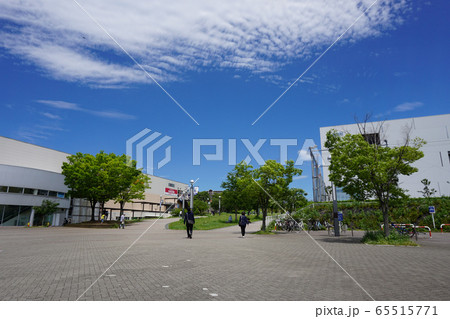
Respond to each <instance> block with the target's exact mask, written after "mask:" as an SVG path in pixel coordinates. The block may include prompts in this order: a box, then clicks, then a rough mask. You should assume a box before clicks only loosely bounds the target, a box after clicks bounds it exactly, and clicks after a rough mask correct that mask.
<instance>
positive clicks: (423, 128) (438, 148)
mask: <svg viewBox="0 0 450 319" xmlns="http://www.w3.org/2000/svg"><path fill="white" fill-rule="evenodd" d="M332 129H334V130H336V131H337V132H338V133H339V134H346V133H350V134H358V133H360V131H359V128H358V125H357V124H349V125H337V126H328V127H321V128H320V142H321V149H322V164H323V166H322V169H323V181H324V184H325V186H330V185H331V184H330V181H329V178H328V175H329V169H328V160H327V159H328V158H329V156H330V153H329V152H328V151H327V150H326V149H325V146H324V144H325V142H326V134H327V132H328V131H330V130H332ZM376 132H380V134H379V135H378V136H376V135H374V136H372V138H373V139H374V141H375V142H379V143H380V144H381V145H387V146H400V145H404V143H405V137H406V134H407V132H409V134H410V138H411V139H414V138H416V137H420V138H422V139H423V140H425V141H426V142H427V144H425V145H424V146H423V147H422V148H421V150H422V151H423V153H424V155H425V156H424V157H423V158H422V159H420V160H418V161H417V162H415V163H413V166H415V167H417V168H418V169H419V171H418V172H417V173H414V174H412V175H411V176H400V187H401V188H403V189H405V190H407V191H408V192H407V194H408V195H409V196H411V197H422V194H421V193H419V191H420V190H423V184H422V183H421V182H420V181H421V180H422V179H424V178H426V179H428V180H429V181H430V182H431V187H432V188H434V189H436V191H437V192H436V194H435V196H450V114H444V115H436V116H425V117H416V118H407V119H399V120H390V121H384V122H370V123H367V124H366V133H376ZM338 199H339V200H343V199H347V198H346V194H343V193H340V194H339V193H338Z"/></svg>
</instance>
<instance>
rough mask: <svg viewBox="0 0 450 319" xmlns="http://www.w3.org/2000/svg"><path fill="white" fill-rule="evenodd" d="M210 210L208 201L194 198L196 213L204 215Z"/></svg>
mask: <svg viewBox="0 0 450 319" xmlns="http://www.w3.org/2000/svg"><path fill="white" fill-rule="evenodd" d="M207 211H208V203H205V202H204V201H202V200H200V199H196V198H194V214H196V215H203V214H205V213H206V212H207Z"/></svg>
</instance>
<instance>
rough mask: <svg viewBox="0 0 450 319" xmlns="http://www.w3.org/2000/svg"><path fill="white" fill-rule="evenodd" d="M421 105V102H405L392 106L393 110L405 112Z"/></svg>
mask: <svg viewBox="0 0 450 319" xmlns="http://www.w3.org/2000/svg"><path fill="white" fill-rule="evenodd" d="M421 106H423V103H422V102H405V103H402V104H399V105H397V106H396V107H394V110H393V112H407V111H412V110H414V109H417V108H419V107H421Z"/></svg>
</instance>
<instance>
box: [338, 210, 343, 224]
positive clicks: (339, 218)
mask: <svg viewBox="0 0 450 319" xmlns="http://www.w3.org/2000/svg"><path fill="white" fill-rule="evenodd" d="M338 221H340V222H343V221H344V214H342V212H338Z"/></svg>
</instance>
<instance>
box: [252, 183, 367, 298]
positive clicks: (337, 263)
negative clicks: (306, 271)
mask: <svg viewBox="0 0 450 319" xmlns="http://www.w3.org/2000/svg"><path fill="white" fill-rule="evenodd" d="M252 179H253V181H254V182H255V183H256V185H258V186H259V187H260V188H261V189H262V190H263V191H264V193H266V194H267V196H269V197H270V198H271V199H272V200H273V201H274V202H275V203H276V204H277V205H278V206H279V207H280V208H281V209H282V210H283V211H284V213H285V214H286V215H287V216H289V217H290V218H292V216H291V215H289V214H288V213H287V211H286V210H285V209H284V207H283V206H281V205H280V204H279V203H278V201H277V200H275V199H274V198H273V197H272V196H271V195H270V194H269V193H268V192H267V191H266V190H265V189H264V187H262V186H261V185H260V184H259V183H258V182H257V181H256V180H255V179H254V178H253V177H252ZM292 220H294V222H295V223H296V224H297V225H298V223H297V221H296V220H295V219H294V218H292ZM302 230H303V231H304V232H305V233H306V234H307V235H308V237H309V238H311V240H312V241H313V242H314V243H315V244H316V245H317V246H319V248H320V249H322V251H323V252H324V253H325V254H326V255H327V256H328V257H330V258H331V260H333V261H334V263H335V264H336V265H338V267H339V268H341V270H342V271H343V272H344V273H345V274H346V275H347V276H348V277H349V278H350V279H351V280H353V281H354V282H355V284H356V285H357V286H358V287H359V288H361V290H362V291H364V293H365V294H366V295H367V296H369V298H370V299H372V300H373V301H375V299H374V298H373V297H372V296H371V295H370V294H369V293H368V292H367V290H365V289H364V287H363V286H361V284H360V283H359V282H358V281H357V280H356V279H355V278H353V276H352V275H350V274H349V273H348V271H346V270H345V269H344V267H342V266H341V264H340V263H339V262H338V261H337V260H336V259H334V258H333V256H331V255H330V253H328V252H327V251H326V250H325V248H323V247H322V245H320V244H319V243H318V242H317V240H315V239H314V238H313V237H312V236H311V235H310V234H309V233H308V232H307V231H306V230H305V228H304V226H302Z"/></svg>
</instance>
